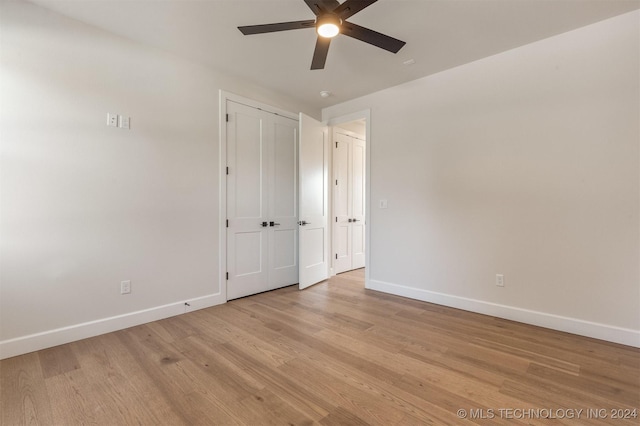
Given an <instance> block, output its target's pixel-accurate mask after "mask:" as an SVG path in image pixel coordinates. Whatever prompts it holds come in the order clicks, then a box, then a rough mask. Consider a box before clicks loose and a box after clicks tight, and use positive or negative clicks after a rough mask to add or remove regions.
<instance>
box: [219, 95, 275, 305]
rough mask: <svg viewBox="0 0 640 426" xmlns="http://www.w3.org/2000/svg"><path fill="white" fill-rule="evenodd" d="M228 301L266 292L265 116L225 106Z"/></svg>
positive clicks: (266, 147)
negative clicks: (226, 119) (226, 118)
mask: <svg viewBox="0 0 640 426" xmlns="http://www.w3.org/2000/svg"><path fill="white" fill-rule="evenodd" d="M227 113H228V114H229V119H228V122H227V166H228V167H229V172H228V173H229V174H228V176H227V220H228V229H227V272H228V274H229V277H228V280H227V299H229V300H230V299H236V298H238V297H243V296H247V295H249V294H255V293H259V292H261V291H265V290H267V282H268V279H269V271H268V257H267V252H268V250H269V240H268V232H269V227H268V220H269V217H268V215H267V210H266V207H267V203H268V197H267V192H266V183H267V170H266V166H267V161H266V159H265V153H266V151H268V146H267V141H266V138H265V135H264V133H263V130H262V129H263V126H264V125H265V121H266V120H265V118H266V117H265V115H264V113H262V112H261V111H260V110H257V109H255V108H251V107H248V106H245V105H241V104H238V103H235V102H230V101H229V102H228V103H227Z"/></svg>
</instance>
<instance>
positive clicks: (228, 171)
mask: <svg viewBox="0 0 640 426" xmlns="http://www.w3.org/2000/svg"><path fill="white" fill-rule="evenodd" d="M228 174H229V167H227V175H228Z"/></svg>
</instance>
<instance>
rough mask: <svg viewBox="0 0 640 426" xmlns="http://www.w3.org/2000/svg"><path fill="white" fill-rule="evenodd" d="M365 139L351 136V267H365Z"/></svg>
mask: <svg viewBox="0 0 640 426" xmlns="http://www.w3.org/2000/svg"><path fill="white" fill-rule="evenodd" d="M364 151H365V141H363V140H361V139H357V138H351V162H350V165H351V187H350V188H351V247H352V251H351V269H357V268H364V259H365V256H364V248H365V243H364V236H365V232H364V206H365V199H364V195H365V189H364V177H365V162H366V157H365V155H364V154H365V152H364Z"/></svg>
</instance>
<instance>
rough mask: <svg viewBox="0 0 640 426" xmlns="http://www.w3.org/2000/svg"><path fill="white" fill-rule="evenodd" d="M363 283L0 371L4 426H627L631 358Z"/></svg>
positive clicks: (7, 363) (266, 298) (113, 336)
mask: <svg viewBox="0 0 640 426" xmlns="http://www.w3.org/2000/svg"><path fill="white" fill-rule="evenodd" d="M363 274H364V272H363V270H358V271H352V272H349V273H346V274H341V275H339V276H337V277H334V278H332V279H331V280H330V281H329V282H326V283H321V284H318V285H316V286H314V287H312V288H310V289H307V290H305V291H298V289H297V288H296V287H288V288H285V289H281V290H277V291H273V292H270V293H264V294H260V295H256V296H252V297H248V298H244V299H240V300H236V301H232V302H229V303H227V304H225V305H222V306H217V307H213V308H209V309H204V310H200V311H195V312H192V313H189V314H186V315H182V316H179V317H174V318H169V319H166V320H162V321H157V322H154V323H150V324H146V325H141V326H138V327H133V328H130V329H127V330H122V331H118V332H115V333H109V334H106V335H102V336H98V337H94V338H91V339H86V340H82V341H79V342H75V343H71V344H67V345H62V346H58V347H55V348H51V349H47V350H42V351H38V352H35V353H31V354H26V355H22V356H18V357H14V358H10V359H7V360H4V361H1V362H0V376H1V382H0V386H1V388H0V392H1V400H2V401H1V405H0V408H1V410H2V415H1V419H2V425H21V424H42V425H76V424H98V425H121V424H122V425H125V424H132V425H133V424H136V425H195V424H202V425H214V424H221V425H226V424H229V425H231V424H246V425H268V424H273V425H300V424H313V423H318V424H322V425H361V424H377V425H396V424H397V425H425V424H436V425H441V424H471V423H478V424H491V425H493V424H509V425H519V424H541V425H556V424H571V425H588V424H594V425H595V424H611V425H624V424H633V425H638V424H640V420H639V419H638V418H629V419H626V420H625V419H617V418H614V417H615V415H616V414H620V415H623V416H624V415H627V414H628V416H627V417H630V416H633V410H634V409H635V410H637V409H639V408H640V351H639V350H638V349H634V348H630V347H626V346H622V345H616V344H612V343H606V342H603V341H598V340H594V339H589V338H584V337H579V336H574V335H571V334H566V333H561V332H556V331H551V330H547V329H542V328H537V327H533V326H528V325H524V324H520V323H515V322H511V321H506V320H502V319H497V318H493V317H488V316H483V315H478V314H473V313H469V312H464V311H460V310H456V309H450V308H445V307H442V306H437V305H432V304H428V303H423V302H418V301H414V300H409V299H404V298H401V297H395V296H391V295H387V294H383V293H378V292H374V291H369V290H365V289H364V285H363ZM580 409H582V410H585V411H582V412H579V411H577V410H580ZM458 410H465V413H466V418H463V417H464V415H463V413H458ZM563 410H567V411H563ZM572 410H576V411H572ZM587 410H592V411H587ZM594 410H597V411H594ZM612 410H620V411H612ZM625 410H626V411H625ZM538 416H543V417H545V416H546V417H551V418H547V419H540V418H536V417H538ZM568 416H571V417H573V418H568ZM563 417H564V418H563Z"/></svg>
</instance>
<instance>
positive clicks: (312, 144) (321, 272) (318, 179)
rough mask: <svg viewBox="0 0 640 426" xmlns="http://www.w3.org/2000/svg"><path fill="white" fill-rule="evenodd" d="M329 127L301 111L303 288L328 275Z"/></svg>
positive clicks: (301, 279) (300, 280)
mask: <svg viewBox="0 0 640 426" xmlns="http://www.w3.org/2000/svg"><path fill="white" fill-rule="evenodd" d="M326 136H327V135H326V127H324V126H323V125H322V123H320V122H319V121H317V120H314V119H313V118H311V117H308V116H306V115H304V114H302V113H301V114H300V154H299V155H300V160H299V164H300V174H299V175H300V227H299V240H300V248H299V250H300V252H299V253H300V254H299V257H300V268H299V286H300V288H301V289H303V288H306V287H309V286H310V285H313V284H315V283H318V282H320V281H322V280H325V279H327V278H328V276H329V262H328V257H329V246H328V234H327V232H328V226H327V222H328V214H329V211H328V207H327V204H328V187H327V186H328V177H329V176H328V169H329V165H328V143H327V138H326Z"/></svg>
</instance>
